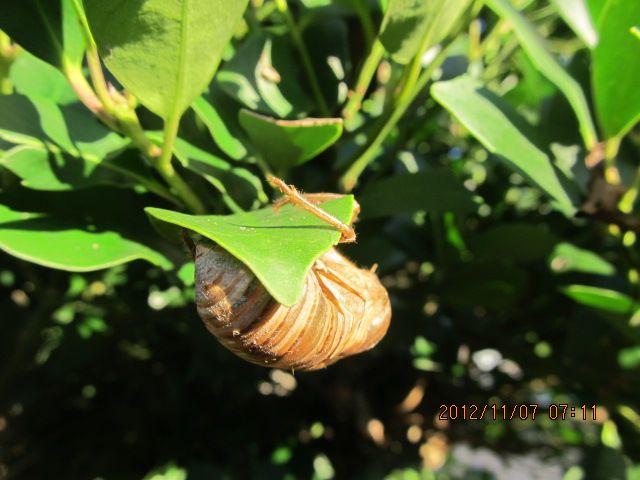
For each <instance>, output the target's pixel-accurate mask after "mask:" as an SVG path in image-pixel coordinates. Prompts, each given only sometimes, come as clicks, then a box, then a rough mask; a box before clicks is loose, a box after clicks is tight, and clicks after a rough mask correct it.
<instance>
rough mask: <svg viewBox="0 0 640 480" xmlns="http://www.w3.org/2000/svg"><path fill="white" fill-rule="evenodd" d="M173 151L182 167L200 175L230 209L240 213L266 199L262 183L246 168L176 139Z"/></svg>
mask: <svg viewBox="0 0 640 480" xmlns="http://www.w3.org/2000/svg"><path fill="white" fill-rule="evenodd" d="M173 151H174V153H175V155H176V157H177V158H178V160H179V161H180V163H182V165H184V166H185V168H188V169H189V170H191V171H193V172H195V173H197V174H199V175H202V176H203V177H204V178H205V180H207V181H208V182H209V183H211V185H213V186H214V187H215V188H216V189H217V190H218V191H220V193H221V194H222V198H223V200H224V202H225V204H226V205H227V206H228V207H229V209H230V210H231V211H234V212H239V211H242V210H245V209H250V208H252V207H255V206H257V205H256V202H258V203H259V202H266V201H267V196H266V194H265V193H264V190H263V188H262V182H261V181H260V179H259V178H258V177H256V176H255V175H254V174H253V173H251V172H250V171H249V170H247V169H245V168H241V167H236V166H235V165H232V164H230V163H229V162H227V161H225V160H223V159H221V158H219V157H216V156H215V155H212V154H211V153H209V152H206V151H204V150H202V149H200V148H198V147H195V146H193V145H191V144H190V143H188V142H186V141H184V140H182V139H180V138H178V139H176V144H175V146H174V148H173Z"/></svg>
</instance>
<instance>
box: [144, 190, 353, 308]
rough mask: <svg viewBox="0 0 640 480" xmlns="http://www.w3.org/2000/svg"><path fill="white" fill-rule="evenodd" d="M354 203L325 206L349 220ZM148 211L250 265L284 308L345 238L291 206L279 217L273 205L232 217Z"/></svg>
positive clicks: (341, 200)
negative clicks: (311, 271) (314, 268)
mask: <svg viewBox="0 0 640 480" xmlns="http://www.w3.org/2000/svg"><path fill="white" fill-rule="evenodd" d="M353 205H354V202H353V197H352V196H350V195H349V196H345V197H343V198H339V199H336V200H331V201H329V202H326V203H323V204H322V208H323V209H325V210H326V211H328V212H329V213H331V214H333V215H335V216H336V217H337V218H339V219H340V220H341V221H343V222H348V221H349V220H350V219H351V215H352V212H353ZM146 211H147V213H148V214H149V215H150V216H151V217H152V218H154V219H156V220H160V221H162V222H167V223H169V224H172V225H177V226H180V227H183V228H186V229H188V230H192V231H194V232H196V233H199V234H200V235H202V236H204V237H206V238H208V239H210V240H213V241H214V242H215V243H217V244H218V245H220V246H221V247H223V248H224V249H225V250H227V251H228V252H229V253H231V254H232V255H233V256H234V257H236V258H237V259H238V260H240V261H241V262H243V263H244V264H245V265H247V267H249V268H250V269H251V271H252V272H253V273H254V274H255V275H256V277H257V278H258V279H259V280H260V281H261V282H262V284H263V285H264V286H265V288H266V289H267V290H268V291H269V293H270V294H271V295H272V296H273V297H274V298H275V299H276V300H277V301H278V302H280V303H282V304H284V305H293V304H294V303H295V302H296V301H298V299H299V298H300V296H301V295H302V292H303V289H304V282H305V278H306V275H307V273H308V272H309V269H310V268H311V266H312V265H313V263H314V262H315V260H316V259H317V258H318V257H320V256H321V255H322V254H323V253H325V252H327V251H328V250H329V249H330V248H331V246H333V245H335V244H336V243H337V241H338V239H339V238H340V233H339V232H338V231H337V230H336V229H335V228H333V227H331V226H329V225H327V224H326V223H324V222H323V221H322V220H320V219H318V218H317V217H315V216H313V215H311V214H310V213H308V212H305V211H303V210H301V209H299V208H296V207H294V206H292V205H285V206H284V207H282V209H281V210H280V211H279V212H278V213H275V212H274V211H273V209H272V208H271V207H267V208H264V209H262V210H256V211H253V212H249V213H238V214H235V215H227V216H217V215H208V216H193V215H186V214H183V213H178V212H172V211H169V210H162V209H159V208H147V209H146Z"/></svg>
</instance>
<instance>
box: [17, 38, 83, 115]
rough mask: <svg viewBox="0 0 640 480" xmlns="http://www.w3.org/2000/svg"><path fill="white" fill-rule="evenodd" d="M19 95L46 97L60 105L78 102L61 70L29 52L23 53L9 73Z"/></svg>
mask: <svg viewBox="0 0 640 480" xmlns="http://www.w3.org/2000/svg"><path fill="white" fill-rule="evenodd" d="M9 75H10V78H11V81H12V82H13V87H14V88H15V91H16V92H17V93H20V94H22V95H27V96H29V97H34V96H35V97H44V98H46V99H48V100H51V101H53V102H55V103H57V104H59V105H68V104H71V103H74V102H77V101H78V96H77V95H76V93H75V92H74V91H73V89H72V88H71V85H70V84H69V81H68V80H67V79H66V78H65V76H64V75H63V74H62V72H60V70H58V69H56V68H54V67H52V66H51V65H49V64H48V63H46V62H43V61H42V60H40V59H39V58H38V57H36V56H34V55H31V54H30V53H29V52H26V51H24V52H22V53H20V55H18V58H16V60H15V61H14V62H13V63H12V64H11V70H10V71H9Z"/></svg>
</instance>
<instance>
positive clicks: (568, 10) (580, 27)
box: [551, 0, 598, 48]
mask: <svg viewBox="0 0 640 480" xmlns="http://www.w3.org/2000/svg"><path fill="white" fill-rule="evenodd" d="M551 3H552V4H553V6H554V7H555V8H556V10H557V11H558V13H559V14H560V15H561V16H562V18H563V20H564V21H565V22H567V24H568V25H569V26H570V27H571V29H572V30H573V31H574V32H575V33H576V35H578V36H579V37H580V39H581V40H582V41H583V42H584V43H585V44H586V45H587V46H589V47H590V48H593V47H595V46H596V44H597V43H598V32H597V31H596V29H595V27H594V25H593V21H592V20H591V14H590V13H589V9H588V8H587V4H586V2H585V0H551Z"/></svg>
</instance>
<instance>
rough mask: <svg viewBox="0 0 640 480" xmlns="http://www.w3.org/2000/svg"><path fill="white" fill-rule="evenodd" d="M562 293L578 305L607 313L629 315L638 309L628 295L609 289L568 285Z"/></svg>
mask: <svg viewBox="0 0 640 480" xmlns="http://www.w3.org/2000/svg"><path fill="white" fill-rule="evenodd" d="M562 293H564V294H565V295H567V296H568V297H570V298H572V299H573V300H575V301H576V302H578V303H581V304H583V305H587V306H588V307H594V308H598V309H600V310H605V311H607V312H613V313H620V314H629V313H631V311H632V310H633V308H634V307H637V305H636V304H635V302H634V301H633V299H632V298H631V297H629V296H628V295H625V294H624V293H620V292H616V291H615V290H609V289H607V288H600V287H592V286H590V285H568V286H566V287H564V288H563V289H562Z"/></svg>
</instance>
